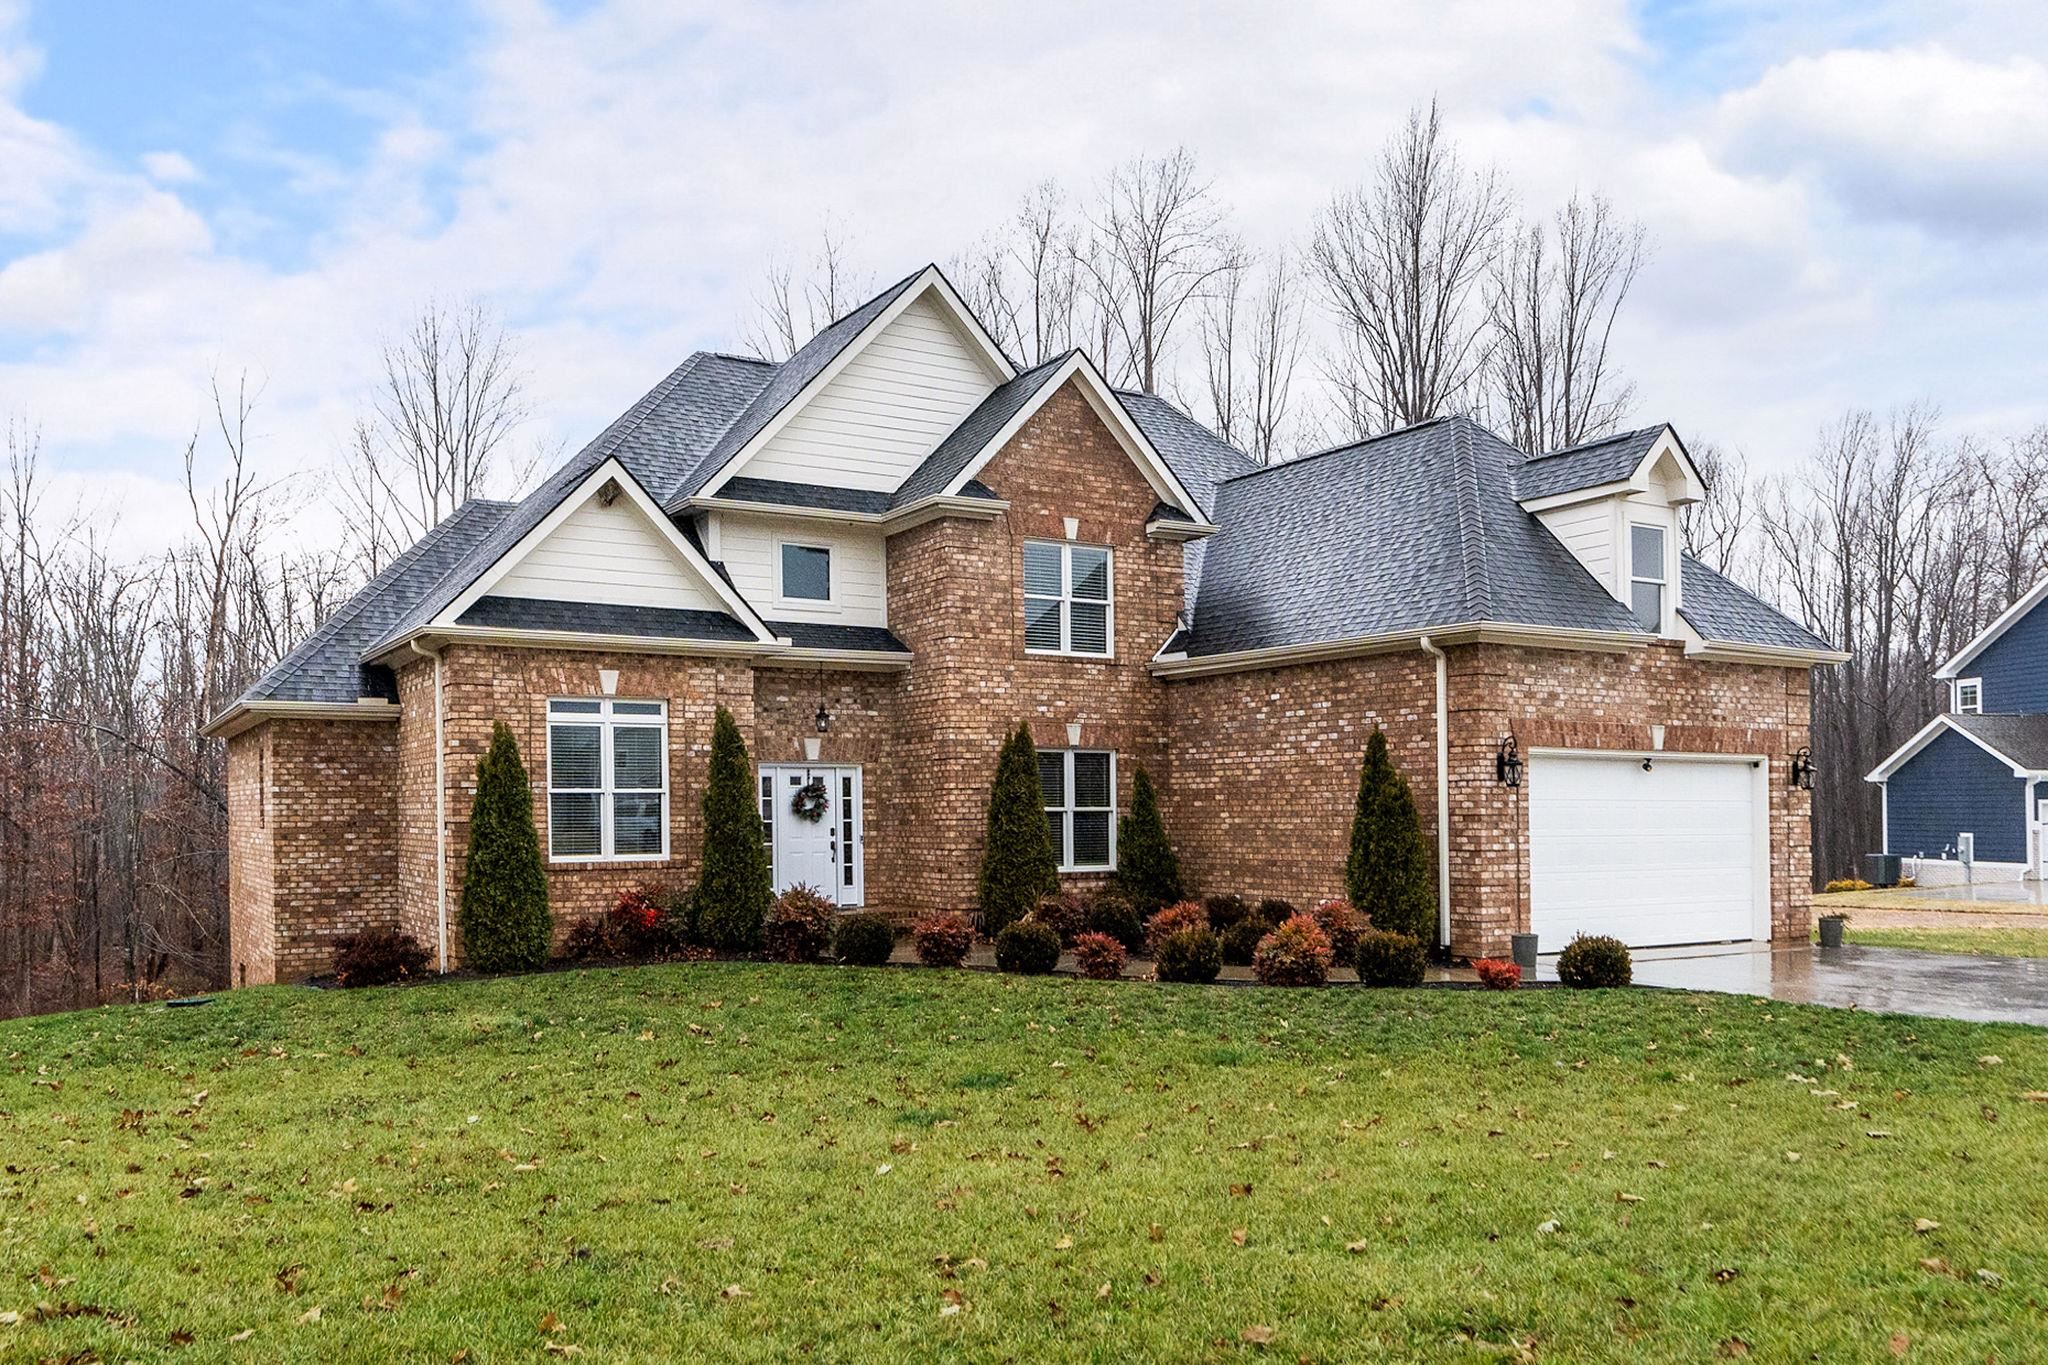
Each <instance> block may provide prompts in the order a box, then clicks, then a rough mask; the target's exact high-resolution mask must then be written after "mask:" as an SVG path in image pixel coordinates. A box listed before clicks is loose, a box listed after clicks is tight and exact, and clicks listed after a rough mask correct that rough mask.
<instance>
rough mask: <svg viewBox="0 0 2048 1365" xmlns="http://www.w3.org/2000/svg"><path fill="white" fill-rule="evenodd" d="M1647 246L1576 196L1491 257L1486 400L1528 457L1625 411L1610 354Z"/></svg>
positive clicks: (1609, 210) (1595, 200) (1632, 228)
mask: <svg viewBox="0 0 2048 1365" xmlns="http://www.w3.org/2000/svg"><path fill="white" fill-rule="evenodd" d="M1646 241H1647V235H1646V234H1645V232H1644V229H1643V225H1642V224H1641V223H1638V222H1633V221H1623V220H1622V219H1621V218H1620V217H1619V216H1618V215H1617V214H1616V213H1615V211H1614V207H1613V205H1612V204H1610V203H1609V202H1608V200H1607V199H1606V198H1605V197H1604V196H1601V195H1597V194H1596V195H1593V196H1591V197H1590V198H1588V197H1582V196H1579V195H1573V196H1572V198H1571V200H1570V202H1568V203H1567V204H1565V206H1564V207H1563V208H1561V209H1559V210H1558V211H1557V215H1556V217H1555V218H1554V219H1553V220H1552V222H1551V223H1550V225H1549V226H1547V227H1546V226H1545V225H1544V224H1542V223H1540V222H1537V223H1527V224H1524V225H1522V226H1521V227H1520V228H1519V229H1518V230H1517V231H1515V232H1514V233H1512V234H1511V235H1510V237H1509V240H1508V245H1507V248H1506V250H1504V251H1502V252H1501V253H1499V255H1497V256H1496V257H1495V258H1494V263H1493V267H1492V270H1491V272H1490V278H1489V281H1488V289H1487V299H1486V312H1487V323H1488V326H1489V329H1490V333H1491V335H1490V336H1489V338H1488V348H1487V364H1486V390H1487V393H1486V398H1487V403H1488V406H1489V407H1490V408H1492V409H1493V411H1494V413H1495V420H1496V424H1497V426H1496V429H1498V430H1500V433H1501V434H1502V435H1503V436H1505V437H1507V438H1508V440H1509V441H1510V442H1512V443H1513V444H1515V445H1517V446H1520V447H1521V448H1522V449H1523V450H1526V451H1528V452H1530V453H1531V454H1537V453H1540V452H1542V451H1545V450H1559V449H1562V448H1563V447H1565V446H1574V445H1577V444H1579V443H1580V442H1581V441H1584V440H1588V439H1590V438H1592V437H1595V436H1603V435H1605V434H1607V433H1608V432H1610V431H1612V430H1613V429H1614V427H1615V425H1616V423H1617V422H1618V421H1619V420H1620V419H1621V416H1622V414H1623V413H1625V412H1626V411H1627V409H1628V405H1629V403H1630V401H1631V400H1632V399H1633V398H1634V396H1635V387H1634V385H1632V384H1630V383H1628V382H1627V381H1626V380H1625V379H1623V378H1622V376H1621V375H1620V373H1619V372H1618V371H1617V370H1616V368H1615V367H1614V365H1613V363H1612V362H1611V361H1610V359H1609V355H1608V350H1609V345H1610V343H1611V342H1612V340H1613V336H1614V320H1615V318H1616V317H1617V316H1619V314H1620V312H1621V305H1622V304H1623V302H1624V301H1626V300H1627V298H1628V291H1629V287H1630V286H1631V285H1632V284H1634V283H1635V277H1636V272H1637V271H1638V270H1640V269H1641V268H1642V263H1643V253H1644V246H1645V242H1646Z"/></svg>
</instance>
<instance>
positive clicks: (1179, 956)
mask: <svg viewBox="0 0 2048 1365" xmlns="http://www.w3.org/2000/svg"><path fill="white" fill-rule="evenodd" d="M1153 970H1154V971H1155V972H1156V973H1157V974H1158V976H1159V979H1160V980H1161V981H1192V982H1204V981H1214V980H1215V979H1216V973H1218V972H1220V971H1222V970H1223V945H1222V944H1221V943H1219V942H1217V940H1216V935H1214V934H1212V933H1210V932H1209V931H1208V930H1207V929H1202V928H1193V929H1179V930H1176V931H1174V932H1173V933H1170V934H1168V935H1167V936H1166V937H1165V938H1163V939H1161V940H1159V948H1158V950H1157V951H1156V952H1155V953H1154V954H1153Z"/></svg>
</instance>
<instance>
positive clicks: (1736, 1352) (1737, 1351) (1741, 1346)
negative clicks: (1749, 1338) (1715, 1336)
mask: <svg viewBox="0 0 2048 1365" xmlns="http://www.w3.org/2000/svg"><path fill="white" fill-rule="evenodd" d="M1716 1354H1718V1355H1722V1356H1725V1357H1727V1358H1728V1359H1730V1360H1740V1359H1741V1358H1742V1357H1744V1356H1746V1355H1748V1354H1749V1343H1748V1342H1746V1341H1744V1340H1743V1339H1742V1338H1741V1337H1730V1338H1728V1339H1727V1340H1726V1341H1724V1342H1722V1343H1721V1345H1720V1349H1719V1350H1718V1351H1717V1352H1716Z"/></svg>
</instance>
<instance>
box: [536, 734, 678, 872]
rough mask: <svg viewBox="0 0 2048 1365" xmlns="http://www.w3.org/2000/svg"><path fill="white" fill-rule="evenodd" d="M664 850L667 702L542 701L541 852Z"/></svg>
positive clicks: (589, 854)
mask: <svg viewBox="0 0 2048 1365" xmlns="http://www.w3.org/2000/svg"><path fill="white" fill-rule="evenodd" d="M667 856H668V707H667V705H666V704H664V703H662V702H658V701H614V700H612V699H610V698H603V699H592V700H584V699H581V698H574V699H558V700H554V701H550V702H549V703H548V857H549V858H551V859H553V860H554V861H556V862H575V861H578V860H587V859H593V858H631V859H653V858H665V857H667Z"/></svg>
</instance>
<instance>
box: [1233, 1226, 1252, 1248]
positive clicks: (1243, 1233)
mask: <svg viewBox="0 0 2048 1365" xmlns="http://www.w3.org/2000/svg"><path fill="white" fill-rule="evenodd" d="M1250 1236H1251V1230H1250V1229H1249V1228H1232V1229H1231V1230H1230V1242H1231V1245H1233V1246H1243V1245H1244V1244H1245V1239H1246V1238H1248V1237H1250Z"/></svg>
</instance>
